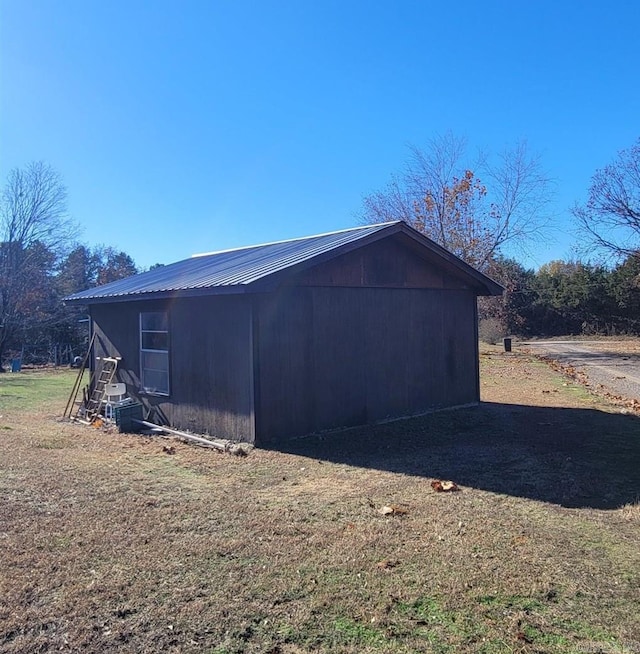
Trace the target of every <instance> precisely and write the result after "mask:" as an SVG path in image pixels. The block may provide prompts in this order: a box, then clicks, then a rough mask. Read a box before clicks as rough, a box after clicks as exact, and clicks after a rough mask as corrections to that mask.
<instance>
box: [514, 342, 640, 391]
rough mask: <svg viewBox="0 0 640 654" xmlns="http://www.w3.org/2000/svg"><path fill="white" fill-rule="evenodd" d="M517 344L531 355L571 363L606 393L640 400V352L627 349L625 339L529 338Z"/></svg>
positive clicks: (592, 383)
mask: <svg viewBox="0 0 640 654" xmlns="http://www.w3.org/2000/svg"><path fill="white" fill-rule="evenodd" d="M521 345H522V346H524V347H526V348H528V349H529V350H530V351H531V352H532V353H533V354H539V355H542V356H547V357H550V358H552V359H556V360H557V361H559V362H560V363H561V364H562V365H570V366H573V367H574V368H575V369H576V370H578V371H579V372H583V373H584V374H585V375H587V377H588V378H589V381H590V383H591V385H592V386H598V385H600V384H601V385H602V386H604V387H605V388H606V389H607V390H608V391H609V392H610V393H613V394H615V395H621V396H622V397H626V398H629V399H635V400H640V355H638V354H637V353H634V352H632V351H631V349H632V348H631V347H628V348H627V347H626V346H625V341H616V342H611V341H610V342H608V343H604V342H601V341H532V342H528V343H522V344H521ZM627 349H628V350H629V351H627Z"/></svg>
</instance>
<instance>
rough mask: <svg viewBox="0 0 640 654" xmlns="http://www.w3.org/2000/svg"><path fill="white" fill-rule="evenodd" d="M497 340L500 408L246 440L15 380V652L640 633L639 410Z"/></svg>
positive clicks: (638, 646) (4, 462)
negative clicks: (267, 442) (150, 432)
mask: <svg viewBox="0 0 640 654" xmlns="http://www.w3.org/2000/svg"><path fill="white" fill-rule="evenodd" d="M481 358H482V367H483V376H482V393H483V399H484V401H485V403H484V404H483V405H482V406H481V407H478V408H474V409H469V410H463V411H455V412H443V413H439V414H434V415H431V416H425V417H421V418H415V419H412V420H408V421H402V422H398V423H393V424H388V425H381V426H378V427H374V428H366V429H358V430H351V431H347V432H342V433H338V434H331V435H324V436H322V437H315V438H308V439H303V440H300V441H295V442H292V443H289V444H288V445H287V447H286V448H282V450H281V451H266V450H255V451H253V452H252V453H251V454H250V456H248V457H246V458H237V457H232V456H229V455H223V454H217V453H215V452H212V451H209V450H203V449H197V448H194V447H192V446H188V445H184V444H180V443H176V444H174V445H175V450H176V453H175V454H174V455H169V454H166V453H164V452H163V451H162V447H163V444H165V443H166V441H159V440H155V439H151V438H146V437H141V436H130V435H121V434H114V433H109V434H107V433H104V432H101V431H96V430H93V429H90V428H85V427H81V426H77V425H73V424H68V423H62V422H58V421H56V419H55V415H56V413H60V411H61V407H62V405H63V404H64V399H65V398H64V397H63V396H62V393H61V392H60V393H58V396H56V395H55V392H52V391H48V392H47V394H46V395H47V396H50V397H49V399H48V400H46V401H45V400H43V401H41V402H39V403H38V406H32V407H31V409H30V410H28V411H24V410H21V408H20V402H21V401H25V402H27V400H26V399H25V400H19V401H15V400H14V401H13V404H12V403H10V402H5V403H4V405H3V408H2V409H0V414H3V417H2V418H0V438H1V439H2V440H1V445H2V458H1V459H0V492H1V493H2V497H3V502H2V503H1V504H0V566H1V568H2V570H3V571H4V574H3V575H1V576H0V651H2V652H6V653H7V654H8V653H17V652H21V653H22V652H48V651H86V652H116V651H117V652H159V651H166V652H211V653H217V654H223V653H230V652H270V653H272V654H276V653H278V652H280V653H282V654H286V653H290V654H293V653H296V652H308V651H316V652H486V653H492V652H580V651H604V652H609V651H610V652H622V651H628V652H633V651H636V652H640V626H639V624H638V618H637V616H638V615H640V593H639V588H640V573H639V571H640V548H639V546H638V543H639V542H640V523H639V522H638V519H637V515H638V512H637V507H638V504H637V501H638V493H639V492H640V479H639V465H638V464H639V452H640V436H639V434H640V422H639V420H638V418H636V417H633V416H630V415H620V414H619V413H618V412H617V410H616V409H615V408H614V407H611V406H609V405H607V404H605V403H604V401H603V400H602V399H598V398H595V397H592V396H590V395H589V394H588V393H586V392H585V391H584V389H582V388H581V387H580V386H579V385H577V384H573V383H572V382H568V381H567V380H565V379H564V378H562V377H560V376H558V375H557V374H556V373H554V372H553V371H550V370H549V368H548V367H547V366H545V365H544V364H542V363H540V362H537V361H535V360H533V359H530V358H528V357H526V356H523V355H521V354H518V353H515V354H509V355H508V354H504V353H501V352H500V351H499V349H498V348H491V347H485V346H483V348H482V357H481ZM22 379H24V378H22ZM68 381H69V380H68ZM38 383H42V380H40V381H39V382H38ZM10 384H11V378H9V377H2V378H0V398H2V397H3V395H2V390H3V389H2V385H4V386H5V389H7V388H9V385H10ZM36 390H37V389H36ZM34 392H35V391H34ZM5 397H8V395H7V394H6V393H5ZM5 405H6V406H9V405H11V406H10V408H9V410H7V409H6V408H5ZM285 449H286V450H287V451H285ZM434 478H438V479H451V480H454V481H455V482H456V483H457V484H458V485H459V486H460V487H461V489H462V490H461V492H457V493H436V492H434V491H433V489H432V488H431V486H430V482H431V481H432V480H433V479H434ZM383 505H388V506H397V507H402V509H403V510H404V511H406V513H403V512H402V511H400V512H397V513H396V514H391V515H382V514H381V513H380V511H379V509H380V507H381V506H383ZM596 648H600V649H596ZM625 648H626V649H625Z"/></svg>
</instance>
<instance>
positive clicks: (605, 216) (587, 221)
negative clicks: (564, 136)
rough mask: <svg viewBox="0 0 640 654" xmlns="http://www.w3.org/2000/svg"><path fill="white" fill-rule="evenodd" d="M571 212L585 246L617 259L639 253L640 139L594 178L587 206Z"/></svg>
mask: <svg viewBox="0 0 640 654" xmlns="http://www.w3.org/2000/svg"><path fill="white" fill-rule="evenodd" d="M572 213H573V215H574V217H575V219H576V221H577V224H578V227H579V229H580V232H581V234H582V236H583V244H584V246H586V247H591V248H593V247H595V248H597V249H598V250H600V251H601V252H604V253H606V254H608V255H610V256H612V257H614V258H617V259H621V258H624V257H627V256H631V255H633V256H638V252H640V139H638V140H637V141H636V143H635V144H634V145H633V146H631V147H630V148H629V149H627V150H622V151H621V152H619V153H618V157H617V159H616V160H615V161H614V162H613V163H612V164H610V165H608V166H606V167H605V168H602V169H601V170H597V171H596V173H595V175H594V176H593V177H592V178H591V186H590V187H589V195H588V198H587V202H586V203H585V204H576V205H575V206H574V207H573V209H572Z"/></svg>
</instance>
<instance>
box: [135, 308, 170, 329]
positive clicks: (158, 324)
mask: <svg viewBox="0 0 640 654" xmlns="http://www.w3.org/2000/svg"><path fill="white" fill-rule="evenodd" d="M140 327H141V329H142V330H147V329H148V330H150V331H158V332H166V331H169V320H168V318H167V314H166V312H164V311H150V312H147V313H141V314H140Z"/></svg>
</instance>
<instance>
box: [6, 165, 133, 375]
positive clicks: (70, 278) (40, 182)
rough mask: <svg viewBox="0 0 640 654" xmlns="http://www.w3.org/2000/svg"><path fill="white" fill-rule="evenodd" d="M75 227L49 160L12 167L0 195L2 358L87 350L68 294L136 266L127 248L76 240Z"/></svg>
mask: <svg viewBox="0 0 640 654" xmlns="http://www.w3.org/2000/svg"><path fill="white" fill-rule="evenodd" d="M77 231H78V230H77V227H76V225H75V224H74V223H73V221H71V220H70V219H69V217H68V213H67V189H66V187H65V185H64V183H63V181H62V179H61V177H60V175H59V174H58V173H57V172H56V171H55V170H54V169H53V168H52V167H51V166H49V165H47V164H45V163H42V162H35V163H31V164H29V165H28V166H26V167H25V168H22V169H20V168H17V169H14V170H12V171H11V172H10V173H9V176H8V179H7V183H6V185H5V187H4V190H3V193H2V197H1V198H0V363H2V362H4V361H5V360H6V359H7V358H11V357H16V356H20V355H21V354H24V353H26V354H27V355H29V356H31V357H32V358H33V359H34V360H35V361H47V360H52V359H56V358H57V354H58V353H59V352H64V353H65V355H66V357H67V358H69V357H72V356H76V355H80V354H82V353H83V350H84V349H86V341H87V335H88V325H87V321H86V316H85V315H84V313H83V311H82V309H78V308H68V307H65V306H64V305H63V303H62V298H63V297H65V296H66V295H70V294H72V293H75V292H78V291H82V290H85V289H87V288H91V287H92V286H97V285H100V284H106V283H108V282H111V281H115V280H116V279H121V278H123V277H127V276H129V275H133V274H135V273H136V272H138V269H137V267H136V265H135V263H134V261H133V260H132V258H131V257H130V256H129V255H128V254H126V253H125V252H120V251H118V250H116V249H114V248H111V247H105V246H94V247H89V246H87V245H83V244H80V243H78V242H77V241H76V240H75V234H76V233H77Z"/></svg>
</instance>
